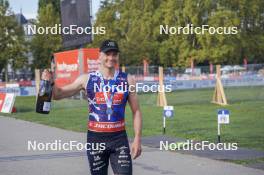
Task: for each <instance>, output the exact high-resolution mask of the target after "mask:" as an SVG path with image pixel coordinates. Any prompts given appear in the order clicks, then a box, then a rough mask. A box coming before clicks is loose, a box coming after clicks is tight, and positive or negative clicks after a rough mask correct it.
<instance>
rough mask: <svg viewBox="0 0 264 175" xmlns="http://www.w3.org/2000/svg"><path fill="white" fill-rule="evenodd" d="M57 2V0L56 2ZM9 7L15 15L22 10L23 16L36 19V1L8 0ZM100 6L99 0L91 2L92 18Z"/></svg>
mask: <svg viewBox="0 0 264 175" xmlns="http://www.w3.org/2000/svg"><path fill="white" fill-rule="evenodd" d="M58 1H59V0H58ZM9 4H10V7H11V9H12V11H14V12H15V13H20V10H22V13H23V15H24V16H25V17H26V18H27V19H29V18H36V17H37V10H38V0H9ZM99 6H100V0H92V10H93V17H94V19H95V13H96V12H97V11H98V8H99Z"/></svg>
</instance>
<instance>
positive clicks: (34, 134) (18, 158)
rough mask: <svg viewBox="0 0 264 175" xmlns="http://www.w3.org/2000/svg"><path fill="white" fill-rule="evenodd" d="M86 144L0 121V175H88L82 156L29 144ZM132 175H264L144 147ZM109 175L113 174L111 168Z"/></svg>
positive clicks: (80, 136) (69, 135) (68, 135)
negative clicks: (31, 146)
mask: <svg viewBox="0 0 264 175" xmlns="http://www.w3.org/2000/svg"><path fill="white" fill-rule="evenodd" d="M55 140H57V141H59V140H60V141H61V143H67V142H69V141H77V142H81V143H85V140H86V134H85V133H78V132H72V131H66V130H63V129H58V128H53V127H49V126H45V125H41V124H36V123H31V122H27V121H22V120H16V119H13V118H9V117H0V175H16V174H17V175H35V174H38V175H60V174H62V175H73V174H74V175H84V174H87V175H89V174H90V173H89V166H88V161H87V157H86V154H85V152H83V151H79V150H72V151H52V150H49V151H46V150H43V151H40V150H38V151H33V150H30V151H29V150H28V141H32V143H33V141H36V142H37V143H40V142H43V143H49V142H51V143H52V142H54V141H55ZM133 172H134V173H133V174H135V175H143V174H144V175H159V174H168V175H171V174H179V175H185V174H186V175H192V174H195V175H212V174H214V175H229V174H230V175H238V174H239V175H249V174H250V175H263V174H264V171H262V170H259V169H253V168H248V167H244V166H241V165H237V164H233V163H228V162H223V161H217V160H212V159H208V158H203V157H197V156H193V155H186V154H181V153H176V152H168V151H160V150H158V149H157V148H150V147H143V152H142V156H141V157H140V158H138V159H136V160H135V161H133ZM109 174H113V173H112V171H111V168H110V169H109Z"/></svg>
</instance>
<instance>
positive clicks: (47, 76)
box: [41, 69, 53, 81]
mask: <svg viewBox="0 0 264 175" xmlns="http://www.w3.org/2000/svg"><path fill="white" fill-rule="evenodd" d="M41 79H42V80H47V81H53V80H52V74H51V72H50V71H49V70H48V69H44V70H43V72H42V74H41Z"/></svg>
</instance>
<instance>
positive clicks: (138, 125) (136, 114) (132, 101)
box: [127, 75, 142, 159]
mask: <svg viewBox="0 0 264 175" xmlns="http://www.w3.org/2000/svg"><path fill="white" fill-rule="evenodd" d="M127 80H128V84H129V86H131V87H136V81H135V78H134V77H132V76H130V75H128V77H127ZM128 102H129V105H130V108H131V111H132V114H133V125H134V134H135V138H134V141H133V143H132V148H131V150H132V157H133V159H136V158H137V157H138V156H140V154H141V130H142V115H141V111H140V108H139V104H138V99H137V92H136V90H135V89H134V88H131V91H130V92H129V96H128Z"/></svg>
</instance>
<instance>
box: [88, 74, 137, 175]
mask: <svg viewBox="0 0 264 175" xmlns="http://www.w3.org/2000/svg"><path fill="white" fill-rule="evenodd" d="M100 75H101V74H100V73H99V72H98V71H96V72H92V73H90V74H89V76H90V77H89V80H88V82H87V86H86V91H87V100H88V103H89V118H88V123H87V126H88V132H87V143H88V144H89V143H90V144H92V143H93V144H96V143H97V144H98V143H105V149H104V150H93V149H91V147H92V146H91V145H88V144H87V145H88V148H87V155H88V160H89V164H90V170H91V174H92V175H105V174H107V171H108V164H109V160H110V162H111V166H112V169H113V171H114V173H115V174H122V175H123V174H124V175H130V174H132V160H131V155H130V149H129V144H128V140H127V135H126V131H125V107H126V103H127V99H128V90H127V89H126V88H127V87H128V82H127V74H126V73H124V72H119V73H118V74H117V76H116V81H115V82H114V84H112V86H111V87H114V86H113V85H116V86H117V87H118V88H111V90H113V91H114V93H113V98H112V111H113V112H112V114H111V115H110V117H109V116H108V114H107V113H106V109H107V105H106V100H105V96H104V92H103V89H102V87H103V84H105V85H107V84H108V83H110V81H112V80H106V79H104V83H101V78H100ZM112 82H113V81H112ZM108 85H110V84H108ZM108 87H110V86H108ZM111 90H110V91H111ZM110 96H111V92H109V93H108V97H109V98H110ZM89 146H90V149H89ZM97 148H98V147H97Z"/></svg>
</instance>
